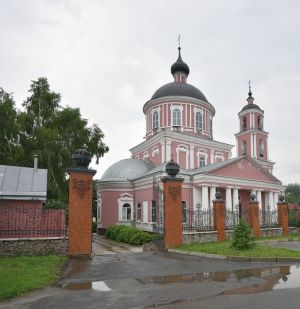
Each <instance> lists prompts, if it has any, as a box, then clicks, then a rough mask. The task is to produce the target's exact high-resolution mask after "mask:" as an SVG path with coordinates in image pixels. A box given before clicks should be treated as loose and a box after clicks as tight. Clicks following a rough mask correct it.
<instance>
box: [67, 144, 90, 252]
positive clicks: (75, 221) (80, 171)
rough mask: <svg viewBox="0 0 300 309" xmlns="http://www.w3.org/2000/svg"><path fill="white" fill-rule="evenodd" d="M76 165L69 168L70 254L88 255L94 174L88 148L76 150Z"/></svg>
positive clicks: (74, 159) (73, 157)
mask: <svg viewBox="0 0 300 309" xmlns="http://www.w3.org/2000/svg"><path fill="white" fill-rule="evenodd" d="M72 159H73V161H74V162H75V165H76V167H72V168H68V169H67V172H68V173H69V175H70V185H69V188H70V189H69V255H71V256H87V257H90V256H91V253H92V195H93V176H94V175H95V173H96V171H95V170H92V169H89V168H88V165H89V163H90V162H91V157H90V155H89V153H88V152H87V150H85V149H79V150H76V151H75V153H74V155H73V156H72Z"/></svg>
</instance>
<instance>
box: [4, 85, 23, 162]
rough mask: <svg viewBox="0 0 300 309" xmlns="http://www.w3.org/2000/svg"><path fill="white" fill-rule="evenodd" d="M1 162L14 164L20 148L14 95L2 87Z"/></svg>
mask: <svg viewBox="0 0 300 309" xmlns="http://www.w3.org/2000/svg"><path fill="white" fill-rule="evenodd" d="M0 124H1V125H0V164H8V165H9V164H12V163H13V162H14V158H15V154H16V152H17V150H18V147H19V143H18V131H19V126H18V123H17V110H16V107H15V102H14V99H13V96H12V95H11V94H9V93H7V92H5V91H4V90H3V89H2V88H0Z"/></svg>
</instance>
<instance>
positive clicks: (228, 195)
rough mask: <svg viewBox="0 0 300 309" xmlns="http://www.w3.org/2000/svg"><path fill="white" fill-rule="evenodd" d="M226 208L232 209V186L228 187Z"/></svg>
mask: <svg viewBox="0 0 300 309" xmlns="http://www.w3.org/2000/svg"><path fill="white" fill-rule="evenodd" d="M226 208H227V209H229V210H232V199H231V188H226Z"/></svg>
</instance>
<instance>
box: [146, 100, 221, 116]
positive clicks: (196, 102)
mask: <svg viewBox="0 0 300 309" xmlns="http://www.w3.org/2000/svg"><path fill="white" fill-rule="evenodd" d="M173 101H180V103H193V104H196V105H200V106H205V107H206V108H207V109H208V110H209V111H210V112H211V113H212V116H214V115H215V114H216V110H215V108H214V107H213V105H212V104H211V103H209V102H205V101H202V100H198V99H196V98H192V97H184V96H169V97H163V98H157V99H154V100H149V101H147V102H146V103H145V104H144V106H143V112H144V114H145V115H146V113H147V110H148V109H149V108H150V107H151V106H152V105H155V104H158V103H159V104H163V103H175V102H173Z"/></svg>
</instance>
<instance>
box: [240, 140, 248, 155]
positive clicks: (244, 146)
mask: <svg viewBox="0 0 300 309" xmlns="http://www.w3.org/2000/svg"><path fill="white" fill-rule="evenodd" d="M241 152H242V156H245V155H246V154H247V144H246V141H242V144H241Z"/></svg>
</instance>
